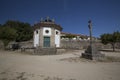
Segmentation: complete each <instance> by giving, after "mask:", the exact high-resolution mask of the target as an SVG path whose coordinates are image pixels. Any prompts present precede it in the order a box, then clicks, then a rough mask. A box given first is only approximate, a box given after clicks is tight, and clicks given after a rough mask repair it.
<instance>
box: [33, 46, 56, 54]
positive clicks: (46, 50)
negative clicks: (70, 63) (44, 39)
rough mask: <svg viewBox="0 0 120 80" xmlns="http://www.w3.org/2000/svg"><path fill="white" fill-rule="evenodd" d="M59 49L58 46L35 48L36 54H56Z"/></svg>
mask: <svg viewBox="0 0 120 80" xmlns="http://www.w3.org/2000/svg"><path fill="white" fill-rule="evenodd" d="M56 52H57V50H56V48H40V47H38V48H36V49H35V50H34V53H33V54H35V55H54V54H56Z"/></svg>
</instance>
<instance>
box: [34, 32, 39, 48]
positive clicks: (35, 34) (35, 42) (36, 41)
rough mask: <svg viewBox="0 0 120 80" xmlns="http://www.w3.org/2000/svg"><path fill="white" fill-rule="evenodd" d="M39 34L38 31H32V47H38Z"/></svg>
mask: <svg viewBox="0 0 120 80" xmlns="http://www.w3.org/2000/svg"><path fill="white" fill-rule="evenodd" d="M37 31H38V33H37ZM39 33H40V30H35V31H34V47H37V46H39Z"/></svg>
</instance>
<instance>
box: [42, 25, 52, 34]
mask: <svg viewBox="0 0 120 80" xmlns="http://www.w3.org/2000/svg"><path fill="white" fill-rule="evenodd" d="M46 30H48V31H49V32H48V33H46ZM43 36H51V28H49V27H44V28H43Z"/></svg>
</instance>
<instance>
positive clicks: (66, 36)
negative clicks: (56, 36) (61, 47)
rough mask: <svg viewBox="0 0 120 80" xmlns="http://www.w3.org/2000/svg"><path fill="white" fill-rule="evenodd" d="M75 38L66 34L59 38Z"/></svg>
mask: <svg viewBox="0 0 120 80" xmlns="http://www.w3.org/2000/svg"><path fill="white" fill-rule="evenodd" d="M75 37H76V36H75V35H71V34H67V35H65V36H61V38H68V39H72V38H75Z"/></svg>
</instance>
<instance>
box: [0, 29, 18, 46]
mask: <svg viewBox="0 0 120 80" xmlns="http://www.w3.org/2000/svg"><path fill="white" fill-rule="evenodd" d="M16 37H17V34H16V30H15V29H13V28H10V27H0V40H1V41H2V42H3V43H4V46H7V45H8V43H9V42H10V41H14V40H15V39H16Z"/></svg>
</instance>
